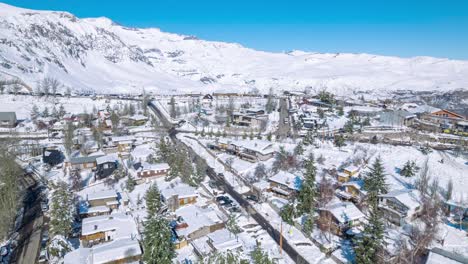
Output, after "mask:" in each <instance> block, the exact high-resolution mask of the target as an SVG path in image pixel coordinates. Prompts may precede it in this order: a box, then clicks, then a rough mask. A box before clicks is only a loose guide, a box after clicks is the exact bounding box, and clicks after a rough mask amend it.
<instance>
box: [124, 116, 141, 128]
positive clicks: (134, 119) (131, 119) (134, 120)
mask: <svg viewBox="0 0 468 264" xmlns="http://www.w3.org/2000/svg"><path fill="white" fill-rule="evenodd" d="M147 121H148V117H146V116H144V115H132V116H126V117H122V118H121V122H122V123H123V124H126V125H128V126H142V125H144V124H146V122H147Z"/></svg>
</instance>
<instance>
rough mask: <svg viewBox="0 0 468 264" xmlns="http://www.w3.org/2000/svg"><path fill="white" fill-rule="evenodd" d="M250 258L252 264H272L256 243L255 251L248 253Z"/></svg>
mask: <svg viewBox="0 0 468 264" xmlns="http://www.w3.org/2000/svg"><path fill="white" fill-rule="evenodd" d="M250 258H251V259H252V263H253V264H273V263H274V262H273V260H272V259H270V257H269V256H268V253H266V252H264V251H263V250H262V248H261V247H260V243H259V242H257V245H256V246H255V249H254V250H253V251H252V252H251V253H250Z"/></svg>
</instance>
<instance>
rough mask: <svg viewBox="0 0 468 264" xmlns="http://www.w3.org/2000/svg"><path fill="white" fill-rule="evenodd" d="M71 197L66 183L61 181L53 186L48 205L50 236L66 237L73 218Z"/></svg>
mask: <svg viewBox="0 0 468 264" xmlns="http://www.w3.org/2000/svg"><path fill="white" fill-rule="evenodd" d="M73 209H74V206H73V197H72V193H71V192H70V191H69V188H68V185H67V184H66V183H65V182H63V181H61V182H58V183H57V184H56V185H54V186H53V193H52V198H51V207H50V222H49V223H50V232H51V234H52V236H63V237H68V234H69V233H70V232H71V228H72V223H73V221H74V219H73Z"/></svg>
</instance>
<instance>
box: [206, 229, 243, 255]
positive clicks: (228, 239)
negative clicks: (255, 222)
mask: <svg viewBox="0 0 468 264" xmlns="http://www.w3.org/2000/svg"><path fill="white" fill-rule="evenodd" d="M208 239H209V241H210V243H211V245H213V247H214V248H215V249H216V251H217V252H224V251H226V250H233V249H236V248H239V247H242V242H240V241H239V240H238V239H236V236H235V235H234V234H232V233H231V232H229V230H227V229H225V228H223V229H220V230H217V231H215V232H213V233H211V234H208Z"/></svg>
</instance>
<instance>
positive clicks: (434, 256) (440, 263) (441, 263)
mask: <svg viewBox="0 0 468 264" xmlns="http://www.w3.org/2000/svg"><path fill="white" fill-rule="evenodd" d="M462 263H463V264H468V257H466V256H463V255H461V254H458V253H456V252H453V251H447V250H444V249H441V248H437V247H435V248H432V249H431V250H430V251H429V255H428V256H427V259H426V264H462Z"/></svg>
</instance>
